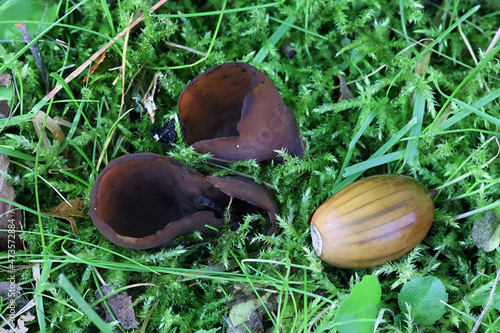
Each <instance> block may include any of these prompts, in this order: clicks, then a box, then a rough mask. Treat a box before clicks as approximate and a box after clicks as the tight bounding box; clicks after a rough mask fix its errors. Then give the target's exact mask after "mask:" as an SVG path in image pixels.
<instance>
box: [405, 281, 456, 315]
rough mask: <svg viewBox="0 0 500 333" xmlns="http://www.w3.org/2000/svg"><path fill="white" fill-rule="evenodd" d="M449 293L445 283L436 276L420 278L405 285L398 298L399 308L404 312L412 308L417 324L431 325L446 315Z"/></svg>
mask: <svg viewBox="0 0 500 333" xmlns="http://www.w3.org/2000/svg"><path fill="white" fill-rule="evenodd" d="M441 301H443V302H448V293H447V292H446V287H445V286H444V284H443V282H441V280H439V279H438V278H437V277H434V276H426V277H423V276H418V277H416V278H414V279H413V280H411V281H410V282H407V283H405V285H404V286H403V288H401V292H400V293H399V296H398V302H399V308H400V309H401V311H402V312H406V311H408V307H407V306H406V305H407V304H408V305H409V306H410V307H411V317H412V318H413V320H414V322H415V323H417V324H424V325H431V324H434V323H435V322H436V321H437V320H439V319H440V318H441V317H442V316H443V315H444V313H445V305H444V304H443V303H441Z"/></svg>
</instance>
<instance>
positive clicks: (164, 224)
mask: <svg viewBox="0 0 500 333" xmlns="http://www.w3.org/2000/svg"><path fill="white" fill-rule="evenodd" d="M231 198H234V199H236V200H232V202H231ZM230 202H231V216H241V215H240V214H246V213H253V212H257V211H259V209H260V210H265V211H267V213H268V215H269V219H270V222H271V227H270V228H269V230H268V233H274V232H275V230H276V217H275V214H276V213H277V211H278V209H277V206H276V203H275V202H274V197H273V195H272V193H271V192H270V191H269V190H267V189H266V188H265V187H263V186H261V185H258V184H256V183H254V182H252V181H250V180H247V179H243V178H240V177H221V178H217V177H205V176H204V175H202V174H200V173H199V172H197V171H195V170H193V169H191V168H189V167H188V166H186V165H185V164H183V163H181V162H179V161H177V160H175V159H172V158H170V157H167V156H162V155H157V154H150V153H143V154H129V155H124V156H122V157H119V158H117V159H115V160H113V161H111V162H110V163H109V164H108V165H107V166H106V168H104V170H103V171H102V172H101V173H100V174H99V176H98V177H97V179H96V182H95V184H94V187H93V188H92V193H91V197H90V215H91V217H92V221H93V222H94V225H95V226H96V227H97V229H98V230H99V231H100V232H101V234H102V235H103V236H104V237H106V238H107V239H108V240H110V241H111V242H113V243H115V244H117V245H119V246H122V247H126V248H132V249H147V248H152V247H156V246H161V245H167V246H168V245H171V244H173V243H172V240H173V239H174V238H175V237H177V236H180V235H185V234H188V233H191V232H193V231H195V230H199V231H201V232H202V233H210V232H211V231H212V232H213V231H214V230H213V229H211V227H212V228H216V229H220V228H221V227H222V226H223V224H224V217H223V215H224V210H225V209H226V207H228V205H229V204H230ZM233 212H234V213H233Z"/></svg>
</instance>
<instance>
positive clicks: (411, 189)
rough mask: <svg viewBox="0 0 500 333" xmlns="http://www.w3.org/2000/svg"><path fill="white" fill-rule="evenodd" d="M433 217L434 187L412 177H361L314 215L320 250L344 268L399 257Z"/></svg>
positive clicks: (314, 235)
mask: <svg viewBox="0 0 500 333" xmlns="http://www.w3.org/2000/svg"><path fill="white" fill-rule="evenodd" d="M433 219H434V201H433V200H432V198H431V194H430V192H429V190H428V189H427V188H426V187H425V186H423V185H422V184H420V183H419V182H417V181H416V180H414V179H413V178H411V177H407V176H400V175H378V176H372V177H367V178H364V179H361V180H358V181H356V182H354V183H352V184H350V185H348V186H346V187H345V188H343V189H342V190H340V191H339V192H337V193H336V194H335V195H333V196H332V197H331V198H329V199H328V200H326V201H325V202H324V203H323V204H322V205H321V206H320V207H319V208H318V209H317V210H316V211H315V212H314V213H313V215H312V218H311V237H312V242H313V247H314V250H315V251H316V254H317V255H318V256H319V257H320V258H321V259H323V260H324V261H326V262H327V263H329V264H331V265H333V266H337V267H341V268H349V269H355V268H366V267H372V266H377V265H381V264H384V263H386V262H389V261H391V260H394V259H397V258H400V257H401V256H403V255H404V254H406V253H408V252H410V251H411V250H412V249H413V248H414V247H415V246H417V245H418V244H419V243H420V242H421V241H422V239H423V238H424V237H425V235H426V234H427V232H428V231H429V229H430V227H431V224H432V220H433Z"/></svg>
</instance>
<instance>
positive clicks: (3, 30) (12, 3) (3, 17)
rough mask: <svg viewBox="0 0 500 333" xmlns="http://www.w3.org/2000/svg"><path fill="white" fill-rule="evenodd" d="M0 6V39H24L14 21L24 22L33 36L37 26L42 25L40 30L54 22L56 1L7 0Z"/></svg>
mask: <svg viewBox="0 0 500 333" xmlns="http://www.w3.org/2000/svg"><path fill="white" fill-rule="evenodd" d="M47 3H48V5H47ZM1 8H2V9H4V10H0V13H1V14H0V39H4V40H11V39H13V40H24V39H23V36H22V35H21V33H20V32H19V30H18V29H17V28H16V27H15V26H14V23H16V22H25V23H26V28H28V31H29V33H30V35H31V37H32V38H34V36H35V35H36V33H37V30H38V27H39V26H40V25H44V26H43V27H42V28H41V30H40V31H42V30H44V29H45V28H46V27H48V26H49V25H51V24H52V23H54V21H55V20H56V15H57V2H56V1H52V2H51V1H48V2H46V1H35V0H17V1H16V0H9V1H7V2H6V3H4V4H3V5H2V7H1ZM28 22H29V23H28Z"/></svg>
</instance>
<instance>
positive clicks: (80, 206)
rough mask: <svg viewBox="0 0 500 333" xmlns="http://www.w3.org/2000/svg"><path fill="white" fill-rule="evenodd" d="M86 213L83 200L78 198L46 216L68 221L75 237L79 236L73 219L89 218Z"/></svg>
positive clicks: (63, 203) (62, 204)
mask: <svg viewBox="0 0 500 333" xmlns="http://www.w3.org/2000/svg"><path fill="white" fill-rule="evenodd" d="M68 203H69V204H68ZM86 211H87V210H86V207H85V204H84V203H83V200H82V199H80V198H76V199H71V200H68V201H67V202H66V201H63V202H61V203H60V204H59V205H57V206H56V207H54V208H52V209H51V210H50V211H48V212H46V213H44V214H46V215H48V216H52V217H56V218H59V219H64V220H66V221H68V222H69V223H70V224H71V229H73V232H74V233H75V235H78V228H77V226H76V222H75V219H74V218H73V217H81V218H87V217H88V216H87V214H86Z"/></svg>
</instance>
